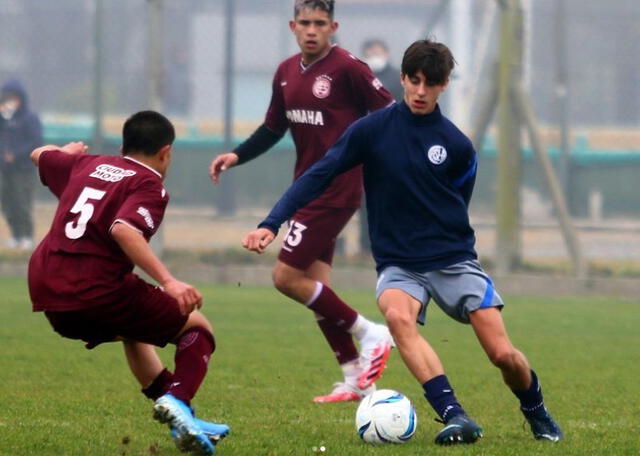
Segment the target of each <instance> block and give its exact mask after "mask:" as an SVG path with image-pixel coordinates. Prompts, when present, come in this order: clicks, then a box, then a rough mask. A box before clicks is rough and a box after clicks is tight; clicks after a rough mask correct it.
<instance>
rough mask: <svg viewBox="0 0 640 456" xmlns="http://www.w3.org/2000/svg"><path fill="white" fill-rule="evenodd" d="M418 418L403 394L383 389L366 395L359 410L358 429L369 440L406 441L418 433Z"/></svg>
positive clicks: (361, 435) (365, 439)
mask: <svg viewBox="0 0 640 456" xmlns="http://www.w3.org/2000/svg"><path fill="white" fill-rule="evenodd" d="M417 424H418V417H417V416H416V412H415V410H414V409H413V405H411V401H409V399H408V398H407V397H406V396H405V395H404V394H402V393H399V392H397V391H394V390H390V389H381V390H378V391H374V392H373V393H371V394H369V395H367V396H365V397H364V398H363V399H362V401H361V402H360V405H359V406H358V410H357V412H356V430H357V431H358V435H359V436H360V438H361V439H362V440H364V441H365V442H367V443H372V444H379V443H404V442H406V441H407V440H409V439H410V438H411V437H412V436H413V434H414V433H415V432H416V426H417Z"/></svg>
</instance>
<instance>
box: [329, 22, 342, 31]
mask: <svg viewBox="0 0 640 456" xmlns="http://www.w3.org/2000/svg"><path fill="white" fill-rule="evenodd" d="M339 26H340V24H338V23H337V22H336V21H333V22H332V23H331V33H336V32H337V31H338V27H339Z"/></svg>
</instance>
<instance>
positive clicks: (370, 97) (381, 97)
mask: <svg viewBox="0 0 640 456" xmlns="http://www.w3.org/2000/svg"><path fill="white" fill-rule="evenodd" d="M349 75H350V78H351V84H352V90H353V93H354V95H355V98H356V100H360V102H361V103H362V104H363V108H364V109H365V110H366V111H369V112H373V111H377V110H378V109H381V108H384V107H386V106H389V105H390V104H391V103H393V101H394V100H393V97H392V96H391V94H390V93H389V91H388V90H387V89H386V88H385V87H384V86H383V85H382V83H381V82H380V80H379V79H378V78H377V77H376V76H375V75H374V74H373V73H372V72H371V69H370V68H369V66H368V65H367V64H366V63H364V62H362V61H361V60H358V59H355V60H354V61H353V63H352V64H351V65H349ZM399 77H400V75H398V78H399Z"/></svg>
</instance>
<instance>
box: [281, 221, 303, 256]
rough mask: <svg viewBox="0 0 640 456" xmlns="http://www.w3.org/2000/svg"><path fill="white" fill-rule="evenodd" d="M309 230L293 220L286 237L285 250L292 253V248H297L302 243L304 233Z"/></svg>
mask: <svg viewBox="0 0 640 456" xmlns="http://www.w3.org/2000/svg"><path fill="white" fill-rule="evenodd" d="M306 229H307V226H306V225H303V224H302V223H300V222H296V221H295V220H292V221H291V223H290V224H289V230H288V231H287V234H286V235H285V237H284V245H283V246H282V248H283V249H285V250H287V251H289V252H291V248H292V247H296V246H297V245H299V244H300V242H302V232H303V231H304V230H306Z"/></svg>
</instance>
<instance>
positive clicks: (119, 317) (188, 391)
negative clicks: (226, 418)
mask: <svg viewBox="0 0 640 456" xmlns="http://www.w3.org/2000/svg"><path fill="white" fill-rule="evenodd" d="M125 282H126V283H127V290H126V291H127V293H126V295H125V296H123V300H122V302H118V303H117V304H115V303H114V305H113V306H111V308H112V309H111V310H109V313H108V314H105V315H102V318H103V319H104V320H106V321H108V322H109V323H108V324H109V325H110V326H112V327H113V329H114V331H116V334H117V335H119V336H120V337H121V338H123V339H125V340H135V341H138V342H143V343H146V344H152V345H156V346H160V347H164V346H165V345H167V344H168V343H174V344H175V345H176V353H175V357H174V359H175V370H174V372H173V373H171V372H169V371H168V370H165V369H164V367H162V368H161V364H159V363H158V360H157V359H156V358H155V356H154V354H153V352H152V351H151V350H150V349H149V348H148V347H144V345H128V348H127V349H126V350H127V351H126V353H127V356H128V358H127V359H128V361H129V363H130V365H131V363H132V362H133V367H134V369H132V370H133V371H134V375H136V377H138V378H140V379H142V380H144V381H145V383H146V382H147V381H148V379H149V377H151V375H152V374H153V372H157V371H159V373H158V375H157V376H156V377H155V378H154V379H153V380H152V382H151V384H150V385H148V386H146V387H145V389H144V392H145V394H146V395H147V396H149V397H155V396H157V395H158V394H161V395H160V396H159V397H157V398H156V400H155V404H154V418H155V419H156V420H158V421H160V422H162V423H168V424H169V427H170V428H171V431H172V436H173V437H174V440H175V442H176V445H178V446H179V447H180V448H187V449H189V451H192V452H195V453H198V454H212V453H213V451H214V449H215V442H216V440H213V442H212V441H211V439H210V438H209V437H210V436H209V435H208V433H207V432H205V431H206V426H204V424H207V425H209V424H210V425H215V423H206V422H200V421H198V420H197V419H196V418H195V417H194V416H193V410H192V409H191V407H190V402H191V400H192V399H193V397H194V396H195V394H196V392H197V390H198V388H199V386H200V384H201V383H202V380H203V379H204V377H205V375H206V373H207V368H208V362H209V358H210V357H211V354H212V353H213V351H214V349H215V342H214V339H213V334H212V328H211V325H210V323H209V322H208V320H207V319H206V318H205V317H204V315H202V314H201V313H200V312H199V311H194V312H192V313H190V314H189V315H188V316H185V315H182V314H181V313H180V308H179V306H178V303H177V301H176V300H175V299H174V298H172V297H171V296H169V295H168V294H166V293H165V292H164V291H162V290H160V289H159V288H157V287H153V286H151V285H149V284H147V283H146V282H144V281H143V280H141V279H139V278H137V277H133V278H131V277H129V278H127V280H126V281H125ZM137 362H148V363H151V366H150V367H146V368H143V367H138V364H137ZM147 369H148V370H147ZM216 426H217V425H216ZM219 426H222V427H221V428H220V429H221V431H220V433H223V434H225V435H226V433H228V426H225V425H219Z"/></svg>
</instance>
